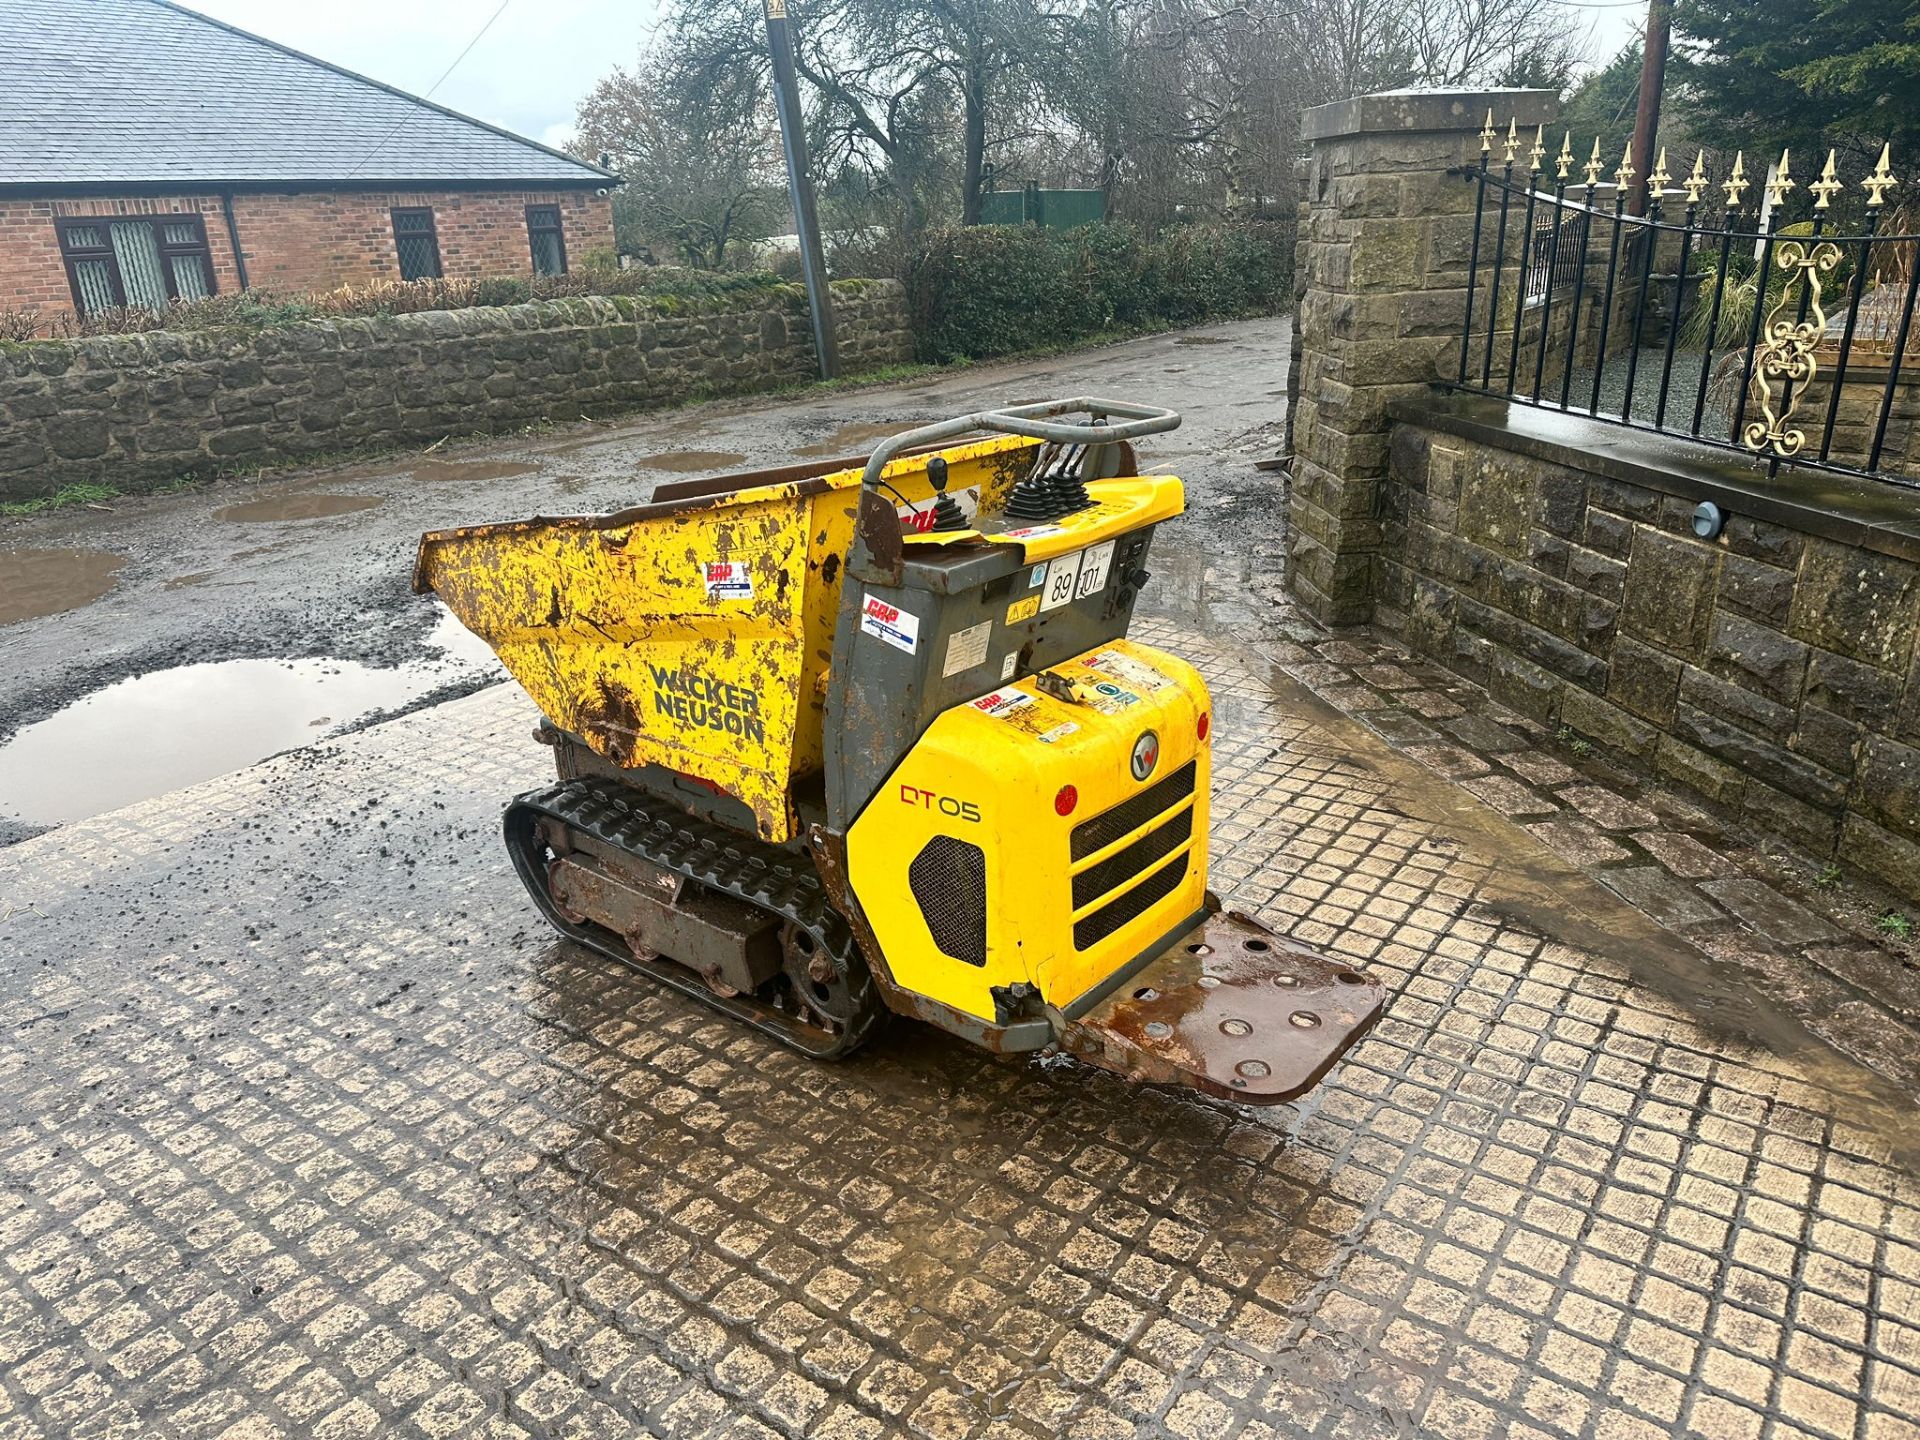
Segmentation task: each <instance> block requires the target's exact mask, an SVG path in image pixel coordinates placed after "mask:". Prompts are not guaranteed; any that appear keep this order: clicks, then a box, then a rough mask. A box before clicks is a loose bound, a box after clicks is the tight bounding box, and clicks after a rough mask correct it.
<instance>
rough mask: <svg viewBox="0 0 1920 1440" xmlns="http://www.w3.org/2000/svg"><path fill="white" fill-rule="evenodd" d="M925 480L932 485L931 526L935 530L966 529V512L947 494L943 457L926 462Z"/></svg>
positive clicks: (938, 456)
mask: <svg viewBox="0 0 1920 1440" xmlns="http://www.w3.org/2000/svg"><path fill="white" fill-rule="evenodd" d="M927 479H928V480H930V481H931V482H932V483H933V491H934V500H933V525H932V527H931V528H932V529H935V530H964V529H966V528H967V512H966V511H964V510H962V509H961V508H960V502H959V501H957V500H955V499H954V498H953V496H951V495H949V494H948V493H947V461H946V457H945V456H943V455H936V456H934V457H933V458H932V459H931V460H929V461H928V462H927Z"/></svg>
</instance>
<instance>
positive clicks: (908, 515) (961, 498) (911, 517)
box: [893, 485, 980, 535]
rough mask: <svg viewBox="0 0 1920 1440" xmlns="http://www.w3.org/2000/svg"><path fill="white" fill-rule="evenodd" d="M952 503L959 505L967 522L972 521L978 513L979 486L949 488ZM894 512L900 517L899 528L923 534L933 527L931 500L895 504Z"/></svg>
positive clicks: (948, 492)
mask: <svg viewBox="0 0 1920 1440" xmlns="http://www.w3.org/2000/svg"><path fill="white" fill-rule="evenodd" d="M947 494H949V495H951V496H952V497H953V501H954V504H956V505H958V506H959V507H960V513H961V514H962V515H965V516H966V517H967V523H968V524H969V525H971V524H972V523H973V517H974V516H976V515H978V514H979V513H980V487H979V486H978V485H969V486H967V488H966V489H964V490H949V491H947ZM893 509H894V513H895V514H896V515H898V516H899V517H900V528H901V529H903V530H907V531H910V532H913V533H917V534H921V535H925V534H927V533H928V532H929V531H931V530H932V529H933V501H931V500H922V501H920V502H919V503H918V504H915V505H896V506H894V507H893Z"/></svg>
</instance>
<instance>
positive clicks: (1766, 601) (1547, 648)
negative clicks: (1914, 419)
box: [1375, 399, 1920, 895]
mask: <svg viewBox="0 0 1920 1440" xmlns="http://www.w3.org/2000/svg"><path fill="white" fill-rule="evenodd" d="M1504 411H1505V407H1504V406H1502V405H1500V404H1499V403H1497V402H1490V401H1468V400H1463V399H1456V400H1453V401H1451V402H1449V401H1444V400H1437V399H1436V400H1431V401H1428V402H1426V403H1423V404H1403V405H1396V406H1395V407H1393V409H1392V416H1391V418H1393V419H1394V421H1395V423H1394V426H1393V431H1392V442H1391V457H1390V463H1389V479H1388V483H1387V492H1386V503H1385V506H1384V514H1383V519H1382V532H1383V533H1382V543H1381V546H1380V550H1379V555H1378V576H1377V600H1378V604H1377V607H1376V610H1375V619H1376V621H1377V622H1378V623H1379V624H1381V625H1382V626H1383V627H1385V628H1387V629H1390V630H1392V631H1395V632H1397V633H1398V634H1399V635H1400V636H1401V637H1402V638H1403V639H1404V640H1405V642H1406V643H1407V644H1408V646H1409V647H1410V648H1412V649H1414V650H1417V651H1419V652H1420V653H1422V654H1426V655H1430V656H1433V657H1434V658H1436V659H1438V660H1439V661H1441V662H1442V663H1444V664H1446V665H1448V666H1450V667H1451V668H1453V669H1454V670H1456V671H1458V672H1460V673H1461V674H1463V675H1465V676H1467V677H1469V678H1471V679H1473V680H1475V681H1478V682H1480V683H1481V684H1484V685H1485V686H1487V688H1488V689H1489V691H1490V692H1491V693H1492V694H1493V696H1494V697H1495V698H1496V699H1497V700H1499V701H1501V702H1503V703H1504V704H1506V705H1508V706H1511V707H1512V708H1513V709H1515V710H1518V711H1520V712H1521V713H1523V714H1526V715H1529V716H1532V717H1533V718H1535V719H1537V720H1539V721H1541V722H1543V723H1545V724H1547V725H1550V726H1555V727H1558V726H1565V727H1567V728H1568V729H1569V730H1571V731H1573V732H1575V733H1576V734H1578V735H1581V736H1585V737H1588V738H1590V739H1591V740H1594V741H1597V742H1599V743H1600V744H1602V745H1604V746H1606V747H1607V748H1609V749H1610V750H1613V751H1615V752H1619V753H1623V754H1625V755H1630V756H1633V757H1636V758H1637V759H1638V760H1639V761H1641V762H1642V763H1644V764H1645V765H1647V766H1649V767H1650V768H1652V769H1653V770H1655V771H1657V772H1658V773H1659V774H1660V775H1661V776H1663V777H1665V778H1666V779H1667V780H1669V781H1673V782H1676V783H1678V784H1679V785H1681V786H1684V787H1686V788H1687V789H1689V790H1692V791H1694V792H1696V793H1697V794H1699V795H1700V796H1702V797H1703V798H1705V799H1707V800H1709V801H1711V802H1714V803H1715V804H1717V805H1719V806H1721V807H1723V808H1724V809H1726V810H1728V811H1731V812H1736V813H1738V814H1739V815H1740V816H1741V817H1743V818H1745V819H1747V820H1749V821H1751V822H1752V823H1753V824H1755V825H1757V826H1758V827H1760V828H1762V829H1763V830H1766V831H1770V832H1773V833H1776V834H1780V835H1784V836H1786V837H1788V838H1790V839H1792V840H1795V841H1797V842H1799V843H1800V844H1802V845H1804V846H1807V847H1808V848H1810V849H1812V850H1813V851H1814V852H1815V853H1816V854H1819V855H1823V856H1836V857H1837V856H1839V855H1842V854H1844V855H1845V857H1846V859H1847V861H1848V863H1849V864H1852V865H1856V866H1859V867H1860V868H1862V869H1865V870H1867V871H1870V872H1872V873H1874V874H1877V875H1878V876H1880V877H1881V878H1882V879H1885V880H1887V881H1888V882H1890V883H1892V884H1894V885H1895V886H1897V887H1899V888H1900V889H1901V890H1902V892H1903V893H1906V894H1909V895H1920V649H1917V648H1916V640H1915V636H1916V632H1917V631H1920V497H1914V496H1911V495H1908V494H1905V493H1902V492H1898V491H1896V490H1894V489H1893V487H1888V486H1877V487H1876V486H1874V485H1872V484H1871V482H1864V481H1861V482H1855V481H1848V480H1842V479H1838V478H1832V477H1826V478H1819V479H1815V478H1813V477H1809V476H1806V475H1801V476H1794V475H1792V474H1790V473H1787V474H1783V476H1781V477H1778V478H1775V479H1769V478H1768V477H1766V476H1765V474H1764V472H1762V471H1759V470H1757V469H1749V468H1748V467H1745V466H1740V465H1737V464H1729V463H1726V462H1724V461H1719V460H1716V459H1711V458H1707V457H1705V456H1704V455H1703V457H1702V458H1701V459H1700V460H1699V462H1698V463H1694V462H1689V461H1688V460H1687V459H1686V457H1684V456H1676V455H1675V454H1674V453H1673V451H1674V449H1675V448H1676V447H1673V446H1671V445H1666V446H1660V445H1659V444H1658V442H1653V443H1649V442H1647V441H1645V440H1644V439H1642V438H1641V437H1638V436H1633V435H1631V434H1630V433H1629V432H1623V431H1620V430H1618V429H1617V428H1614V427H1604V426H1600V425H1597V424H1595V423H1594V422H1590V421H1584V420H1579V421H1576V420H1570V419H1569V417H1565V416H1560V415H1557V414H1555V415H1541V414H1538V413H1537V412H1529V413H1528V414H1527V415H1526V416H1524V417H1522V416H1516V417H1514V418H1512V419H1511V420H1509V418H1508V417H1507V416H1506V415H1505V414H1504V413H1503V412H1504ZM1516 427H1518V428H1516ZM1702 500H1711V501H1713V503H1715V504H1717V505H1718V506H1720V508H1721V509H1722V510H1723V511H1724V512H1725V514H1726V515H1727V516H1728V517H1730V518H1728V519H1727V521H1726V524H1725V528H1724V530H1723V531H1722V532H1721V533H1720V534H1719V535H1717V536H1715V537H1713V538H1711V539H1701V538H1698V537H1697V536H1696V535H1695V533H1694V530H1693V527H1692V518H1693V514H1694V510H1695V507H1696V506H1697V505H1698V504H1699V503H1700V502H1701V501H1702Z"/></svg>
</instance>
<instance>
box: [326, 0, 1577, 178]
mask: <svg viewBox="0 0 1920 1440" xmlns="http://www.w3.org/2000/svg"><path fill="white" fill-rule="evenodd" d="M512 3H513V0H500V8H499V9H497V10H495V11H494V12H493V14H491V15H489V16H488V17H487V23H486V24H484V25H482V26H481V27H480V28H479V29H478V30H476V31H475V32H474V35H473V38H472V39H471V40H469V41H467V44H466V48H465V49H463V50H462V51H461V52H460V53H459V54H458V55H456V56H454V57H453V63H452V64H451V65H449V66H447V68H446V69H445V70H442V71H441V72H440V78H439V79H438V80H436V81H434V82H433V88H432V89H431V90H429V91H427V93H426V94H425V95H423V96H421V97H420V98H421V99H423V100H431V99H433V97H434V95H435V94H436V93H438V91H439V89H440V87H441V86H442V85H444V84H446V83H447V77H448V76H449V75H451V74H453V72H454V71H455V70H458V69H459V68H460V62H461V61H462V60H464V59H466V58H467V56H468V55H470V54H471V53H473V47H474V46H476V45H478V44H479V43H480V41H481V40H482V39H484V38H485V36H486V33H487V32H488V31H489V30H491V29H492V28H493V22H494V21H496V20H498V19H499V18H500V17H501V16H502V15H503V14H505V13H506V9H507V6H509V5H511V4H512ZM1563 3H1564V0H1563ZM419 113H420V112H419V111H418V110H414V109H409V110H408V111H407V113H406V114H404V115H402V116H401V117H400V119H399V120H398V121H397V122H396V123H395V125H394V127H393V128H392V129H391V130H389V131H387V133H386V134H384V135H382V136H381V137H380V138H379V140H378V141H376V142H375V144H374V147H373V148H372V149H371V150H369V151H367V153H366V154H365V155H364V156H363V157H361V160H360V163H359V164H357V165H355V166H354V167H353V169H352V170H350V171H348V172H347V178H348V179H349V180H351V179H353V177H354V176H356V175H358V174H359V173H360V172H361V171H362V170H363V169H365V168H366V167H367V165H368V164H370V163H371V162H372V160H373V157H374V156H376V155H378V154H379V153H380V152H381V151H382V150H384V149H386V147H387V142H388V141H389V140H391V139H393V137H394V136H396V135H398V134H399V133H400V132H401V131H402V130H404V129H406V127H407V122H408V121H409V120H411V119H413V117H414V116H415V115H417V114H419Z"/></svg>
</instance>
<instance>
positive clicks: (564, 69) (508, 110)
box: [184, 0, 1644, 145]
mask: <svg viewBox="0 0 1920 1440" xmlns="http://www.w3.org/2000/svg"><path fill="white" fill-rule="evenodd" d="M184 3H186V4H187V5H189V6H190V7H191V8H193V9H196V10H199V11H202V12H203V13H205V14H208V15H212V16H214V17H215V18H216V19H220V20H225V21H226V22H227V23H229V24H231V25H238V26H240V27H241V28H243V29H246V30H251V31H253V32H255V33H256V34H259V35H265V36H267V37H268V38H269V39H272V40H278V41H279V42H280V43H281V44H283V45H291V46H293V47H294V48H295V49H296V50H305V51H307V52H308V53H309V54H312V55H318V56H319V57H320V58H321V59H323V60H331V61H332V62H333V63H334V64H336V65H344V66H346V68H347V69H349V70H358V71H359V72H360V73H361V74H363V75H371V76H372V77H373V78H374V79H376V80H384V81H385V82H386V83H387V84H389V85H395V86H398V87H399V88H400V89H402V90H409V91H412V92H413V93H414V94H416V95H424V94H426V93H427V91H428V90H429V89H430V88H431V87H432V86H433V83H434V82H435V81H436V80H438V79H439V78H440V75H441V72H443V71H444V70H445V69H446V68H447V66H449V65H450V64H452V63H453V60H454V57H455V56H457V55H458V54H459V53H460V51H461V50H462V49H463V48H464V47H465V46H466V44H467V42H468V41H470V40H472V39H473V37H474V35H475V33H476V32H478V31H479V29H480V27H481V26H482V25H485V24H486V22H487V17H488V16H489V15H491V14H493V12H494V11H495V9H497V8H498V6H499V0H405V3H400V0H184ZM1556 3H1563V4H1565V5H1566V8H1567V21H1568V25H1569V26H1570V27H1572V28H1577V29H1579V30H1582V31H1585V30H1587V29H1588V28H1589V27H1591V28H1592V30H1593V32H1594V41H1593V45H1592V50H1593V54H1594V58H1595V59H1596V60H1604V59H1605V58H1606V57H1607V56H1608V55H1610V54H1612V53H1613V51H1615V50H1617V49H1618V48H1619V47H1620V46H1621V45H1622V44H1624V43H1626V41H1628V40H1629V39H1631V38H1632V36H1633V35H1634V33H1635V26H1636V24H1637V21H1638V20H1639V18H1640V16H1641V15H1642V14H1643V13H1644V6H1643V5H1641V4H1640V0H1628V3H1625V4H1622V3H1619V0H1556ZM656 8H657V6H656V3H655V0H508V3H507V8H506V10H505V11H504V12H503V13H502V14H501V16H500V18H499V19H498V20H497V21H495V22H494V24H493V27H492V29H490V30H488V31H487V33H486V35H485V36H484V37H483V38H482V39H481V40H480V42H479V44H477V45H475V46H474V47H473V53H472V54H470V55H468V56H467V58H466V59H465V60H463V61H461V62H460V66H459V68H458V69H456V70H455V71H454V72H453V74H452V76H450V77H449V78H448V80H447V82H446V83H445V84H444V85H442V86H441V87H440V89H439V91H438V92H437V93H436V94H435V95H434V97H433V98H434V99H435V100H436V101H438V102H439V103H440V104H442V105H446V106H449V107H451V108H452V109H455V110H459V111H462V112H464V113H465V114H468V115H474V116H477V117H479V118H480V119H482V120H487V121H491V122H492V123H493V124H495V125H502V126H505V127H506V128H507V129H509V130H513V131H517V132H518V133H520V134H522V135H528V136H531V137H532V138H534V139H535V140H544V141H546V142H547V143H548V144H549V145H560V144H564V143H566V141H567V139H568V138H569V137H570V135H571V134H572V121H573V113H574V107H575V105H577V104H578V103H579V101H580V99H581V97H582V96H584V95H585V94H586V93H587V91H588V90H589V89H591V88H592V86H593V82H594V81H595V80H597V79H599V78H600V76H602V75H604V74H606V73H607V71H608V70H610V69H611V68H612V67H613V66H615V65H629V64H631V63H632V62H633V59H634V56H635V55H637V54H638V53H639V50H640V45H641V42H642V40H643V39H644V38H645V36H646V32H647V30H648V28H649V27H650V26H651V25H652V23H653V20H654V15H655V12H656Z"/></svg>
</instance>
